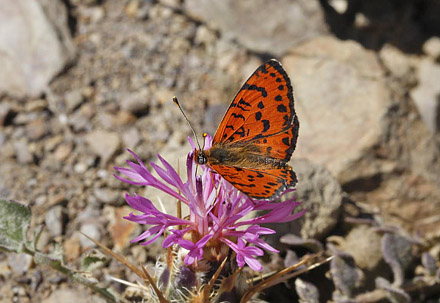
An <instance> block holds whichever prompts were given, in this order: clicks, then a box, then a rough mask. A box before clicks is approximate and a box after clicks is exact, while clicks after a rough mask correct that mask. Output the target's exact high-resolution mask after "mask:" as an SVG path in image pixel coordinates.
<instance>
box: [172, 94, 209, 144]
mask: <svg viewBox="0 0 440 303" xmlns="http://www.w3.org/2000/svg"><path fill="white" fill-rule="evenodd" d="M173 102H174V104H176V105H177V107H178V108H179V109H180V112H181V113H182V115H183V116H184V117H185V120H186V122H188V125H189V127H190V128H191V130H192V132H193V135H194V138H195V139H196V142H197V146H198V147H199V150H202V148H201V147H200V143H199V139H197V135H196V132H195V131H194V128H193V127H192V125H191V122H189V119H188V117H187V116H186V115H185V112H184V111H183V109H182V106H180V103H179V100H177V98H176V97H175V96H174V97H173ZM203 146H205V144H204V141H203Z"/></svg>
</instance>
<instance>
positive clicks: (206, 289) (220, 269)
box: [203, 257, 228, 299]
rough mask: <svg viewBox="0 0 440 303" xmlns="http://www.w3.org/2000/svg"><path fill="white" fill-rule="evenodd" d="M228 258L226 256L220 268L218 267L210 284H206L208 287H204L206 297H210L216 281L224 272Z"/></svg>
mask: <svg viewBox="0 0 440 303" xmlns="http://www.w3.org/2000/svg"><path fill="white" fill-rule="evenodd" d="M227 260H228V258H227V257H226V258H225V259H224V260H223V262H222V263H221V264H220V266H219V268H217V270H216V272H215V273H214V275H213V276H212V278H211V280H209V283H208V285H206V287H204V288H203V294H204V297H205V298H206V299H208V297H209V293H210V292H211V289H212V287H213V286H214V283H215V281H216V280H217V278H218V277H219V276H220V273H221V272H222V270H223V267H224V266H225V264H226V261H227Z"/></svg>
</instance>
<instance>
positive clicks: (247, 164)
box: [194, 59, 299, 199]
mask: <svg viewBox="0 0 440 303" xmlns="http://www.w3.org/2000/svg"><path fill="white" fill-rule="evenodd" d="M298 129H299V121H298V118H297V116H296V113H295V109H294V100H293V93H292V86H291V84H290V79H289V77H288V76H287V73H286V71H285V70H284V69H283V67H282V66H281V64H280V63H279V62H278V61H277V60H274V59H272V60H269V61H267V62H266V63H264V64H262V65H261V66H260V67H258V68H257V70H256V71H255V72H254V73H253V74H252V75H251V76H250V77H249V79H248V80H247V81H246V82H245V83H244V85H243V86H242V87H241V89H240V90H239V91H238V93H237V95H236V96H235V98H234V100H233V101H232V103H231V104H230V105H229V108H228V110H227V111H226V114H225V116H224V117H223V120H222V121H221V123H220V125H219V126H218V129H217V131H216V133H215V135H214V137H213V141H212V146H211V148H209V149H207V150H203V149H199V150H197V149H196V150H195V153H194V159H195V161H196V162H197V163H198V164H202V165H207V166H208V167H210V168H211V169H212V170H214V171H215V172H217V173H218V174H220V175H221V176H222V177H223V178H224V179H226V180H227V181H228V182H229V183H231V184H232V185H233V186H235V187H236V188H237V189H238V190H240V191H241V192H243V193H245V194H246V195H247V196H248V197H250V198H254V199H275V198H277V197H279V196H280V195H281V194H282V193H283V192H284V191H285V190H286V189H287V188H289V187H292V186H294V185H295V184H296V183H297V182H298V181H297V178H296V175H295V172H294V171H293V170H292V168H291V167H290V166H289V165H288V164H287V162H288V161H289V160H290V157H291V156H292V153H293V151H294V150H295V145H296V141H297V138H298Z"/></svg>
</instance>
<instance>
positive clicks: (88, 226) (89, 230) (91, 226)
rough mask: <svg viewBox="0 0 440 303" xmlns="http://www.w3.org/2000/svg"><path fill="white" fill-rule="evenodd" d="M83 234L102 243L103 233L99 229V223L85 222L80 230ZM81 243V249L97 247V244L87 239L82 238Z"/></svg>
mask: <svg viewBox="0 0 440 303" xmlns="http://www.w3.org/2000/svg"><path fill="white" fill-rule="evenodd" d="M80 231H81V233H83V234H85V235H87V236H89V237H90V238H92V239H94V240H96V241H100V240H101V231H100V229H99V224H98V223H93V222H85V223H83V224H82V225H81V228H80ZM80 242H81V247H82V248H86V247H95V246H96V245H95V243H93V242H92V241H90V240H89V239H87V238H86V237H84V236H82V237H81V238H80Z"/></svg>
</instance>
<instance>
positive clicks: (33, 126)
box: [26, 119, 47, 140]
mask: <svg viewBox="0 0 440 303" xmlns="http://www.w3.org/2000/svg"><path fill="white" fill-rule="evenodd" d="M46 131H47V127H46V121H44V120H43V119H37V120H33V121H31V122H30V123H28V124H27V125H26V132H27V136H28V138H29V139H31V140H38V139H41V138H42V137H43V136H44V135H45V134H46Z"/></svg>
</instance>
